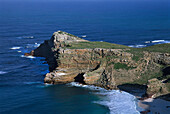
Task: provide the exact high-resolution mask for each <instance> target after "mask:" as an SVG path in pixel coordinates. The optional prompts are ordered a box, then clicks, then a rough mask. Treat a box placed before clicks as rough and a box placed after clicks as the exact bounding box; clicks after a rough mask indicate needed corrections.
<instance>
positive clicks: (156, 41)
mask: <svg viewBox="0 0 170 114" xmlns="http://www.w3.org/2000/svg"><path fill="white" fill-rule="evenodd" d="M164 41H165V40H153V41H152V43H159V42H164Z"/></svg>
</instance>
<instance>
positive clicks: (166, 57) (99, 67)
mask: <svg viewBox="0 0 170 114" xmlns="http://www.w3.org/2000/svg"><path fill="white" fill-rule="evenodd" d="M159 47H160V46H157V47H153V48H155V50H156V49H157V48H159ZM166 47H169V48H170V44H166ZM153 48H146V49H145V48H140V49H135V48H130V47H127V46H123V45H118V44H111V43H107V42H89V41H87V40H84V39H81V38H79V37H77V36H74V35H71V34H69V33H66V32H62V31H58V32H55V33H54V34H53V36H52V37H51V39H50V40H46V41H44V43H42V44H41V45H40V46H39V47H38V48H37V49H35V50H33V51H31V53H26V54H25V55H26V56H29V55H32V56H38V57H45V58H46V61H47V63H48V64H49V69H50V73H47V74H46V76H45V79H44V82H45V83H50V84H60V83H69V82H74V81H76V82H80V83H85V84H89V85H96V86H100V87H103V88H106V89H117V87H118V86H119V85H123V84H134V85H135V84H140V85H147V86H148V89H147V94H148V95H150V94H152V95H154V97H156V96H159V95H163V94H167V93H169V89H168V88H169V84H167V83H168V82H167V83H166V84H165V82H163V81H162V80H165V79H167V76H164V75H163V68H165V67H167V66H169V65H170V53H169V52H167V50H166V51H160V52H155V50H153ZM160 48H161V47H160Z"/></svg>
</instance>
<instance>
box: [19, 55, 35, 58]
mask: <svg viewBox="0 0 170 114" xmlns="http://www.w3.org/2000/svg"><path fill="white" fill-rule="evenodd" d="M21 57H25V58H29V59H34V58H35V57H34V56H24V55H21Z"/></svg>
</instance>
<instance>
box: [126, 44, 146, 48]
mask: <svg viewBox="0 0 170 114" xmlns="http://www.w3.org/2000/svg"><path fill="white" fill-rule="evenodd" d="M146 46H147V45H129V47H133V48H143V47H146Z"/></svg>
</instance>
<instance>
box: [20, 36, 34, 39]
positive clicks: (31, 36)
mask: <svg viewBox="0 0 170 114" xmlns="http://www.w3.org/2000/svg"><path fill="white" fill-rule="evenodd" d="M17 38H20V39H21V38H31V39H32V38H34V36H20V37H17Z"/></svg>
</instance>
